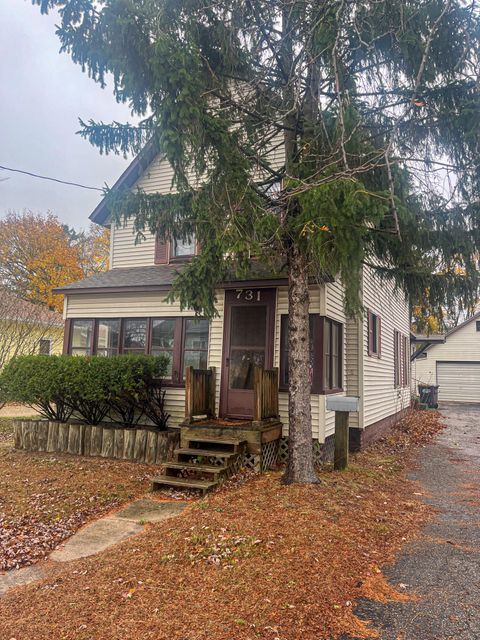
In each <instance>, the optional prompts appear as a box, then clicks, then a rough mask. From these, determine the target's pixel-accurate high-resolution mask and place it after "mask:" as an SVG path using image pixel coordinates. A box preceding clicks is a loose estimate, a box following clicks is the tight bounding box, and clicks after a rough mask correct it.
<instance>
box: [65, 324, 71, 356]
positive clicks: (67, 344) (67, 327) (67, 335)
mask: <svg viewBox="0 0 480 640" xmlns="http://www.w3.org/2000/svg"><path fill="white" fill-rule="evenodd" d="M71 327H72V321H71V320H70V319H68V320H65V326H64V328H63V353H64V354H67V353H70V332H71Z"/></svg>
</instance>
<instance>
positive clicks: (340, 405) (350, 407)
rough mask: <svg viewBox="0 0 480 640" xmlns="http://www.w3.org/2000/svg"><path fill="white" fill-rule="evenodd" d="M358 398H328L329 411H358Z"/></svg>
mask: <svg viewBox="0 0 480 640" xmlns="http://www.w3.org/2000/svg"><path fill="white" fill-rule="evenodd" d="M359 402H360V398H358V397H357V396H327V411H348V412H351V411H358V405H359Z"/></svg>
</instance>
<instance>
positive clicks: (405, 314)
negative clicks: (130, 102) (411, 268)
mask: <svg viewBox="0 0 480 640" xmlns="http://www.w3.org/2000/svg"><path fill="white" fill-rule="evenodd" d="M363 303H364V306H365V308H366V309H370V310H371V311H372V312H373V313H375V314H377V315H379V316H380V317H381V323H382V328H381V357H380V358H377V357H376V356H369V355H368V321H367V317H365V318H364V319H363V345H362V352H363V362H364V365H363V387H364V388H363V426H365V427H368V426H369V425H371V424H374V423H375V422H378V421H379V420H382V419H383V418H386V417H388V416H390V415H392V414H395V413H397V412H398V411H401V409H403V408H405V407H407V406H408V405H409V404H410V389H409V387H403V388H395V386H394V351H393V349H394V330H395V329H397V331H400V332H401V333H403V334H404V335H406V336H409V335H410V320H409V309H408V303H407V301H406V300H405V296H404V295H403V293H402V292H401V291H397V292H395V291H394V285H393V284H392V283H390V282H386V281H382V280H381V279H380V278H379V276H378V275H377V274H376V273H375V272H374V271H373V270H372V269H369V268H368V267H366V268H365V270H364V283H363Z"/></svg>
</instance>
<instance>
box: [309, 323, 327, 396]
mask: <svg viewBox="0 0 480 640" xmlns="http://www.w3.org/2000/svg"><path fill="white" fill-rule="evenodd" d="M310 319H311V322H310V331H311V332H312V333H313V336H312V337H313V375H312V388H311V393H322V390H323V389H322V386H323V384H322V381H323V327H324V322H325V318H322V317H320V316H319V315H317V314H315V315H313V316H312V315H311V316H310Z"/></svg>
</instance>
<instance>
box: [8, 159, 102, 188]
mask: <svg viewBox="0 0 480 640" xmlns="http://www.w3.org/2000/svg"><path fill="white" fill-rule="evenodd" d="M0 169H4V170H5V171H13V172H15V173H23V174H24V175H26V176H31V177H32V178H40V179H41V180H51V181H52V182H59V183H60V184H67V185H70V186H71V187H80V188H81V189H90V190H91V191H103V189H100V187H89V186H87V185H85V184H79V183H78V182H68V180H59V179H58V178H50V177H49V176H40V175H38V174H37V173H30V171H22V169H12V168H11V167H4V166H2V165H0Z"/></svg>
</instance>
